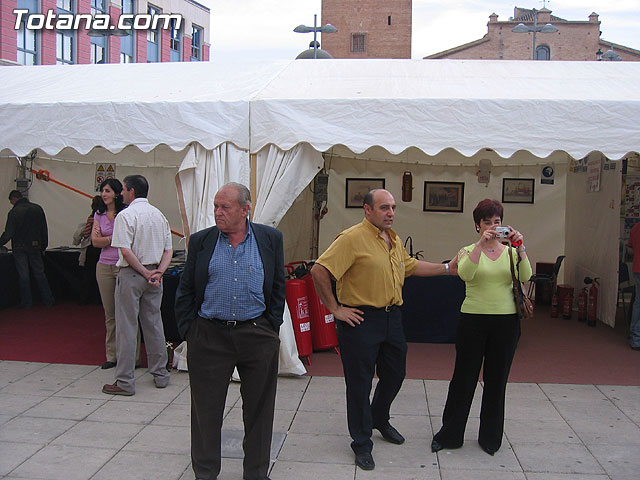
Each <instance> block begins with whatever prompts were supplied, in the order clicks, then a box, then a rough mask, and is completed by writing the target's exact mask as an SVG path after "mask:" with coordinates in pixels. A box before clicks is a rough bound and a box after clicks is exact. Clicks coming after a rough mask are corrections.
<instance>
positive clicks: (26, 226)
mask: <svg viewBox="0 0 640 480" xmlns="http://www.w3.org/2000/svg"><path fill="white" fill-rule="evenodd" d="M9 201H10V202H11V205H13V208H12V209H11V210H10V211H9V214H8V215H7V224H6V226H5V228H4V233H3V234H2V236H0V246H2V245H4V244H5V243H7V242H8V241H9V240H11V248H12V249H13V259H14V261H15V265H16V270H17V271H18V279H19V283H20V306H21V307H22V308H31V306H32V305H33V300H32V299H31V282H30V279H29V270H31V274H32V275H33V279H34V281H35V282H36V285H37V286H38V290H39V291H40V297H41V298H42V303H44V305H45V306H47V307H50V306H51V305H53V303H54V299H53V295H52V294H51V289H50V288H49V283H48V282H47V277H45V275H44V263H43V261H42V255H43V254H44V251H45V250H46V249H47V245H48V243H49V237H48V233H47V219H46V217H45V215H44V211H43V210H42V207H41V206H40V205H37V204H35V203H31V202H30V201H29V199H28V198H25V197H23V196H22V193H20V192H19V191H18V190H12V191H11V193H9Z"/></svg>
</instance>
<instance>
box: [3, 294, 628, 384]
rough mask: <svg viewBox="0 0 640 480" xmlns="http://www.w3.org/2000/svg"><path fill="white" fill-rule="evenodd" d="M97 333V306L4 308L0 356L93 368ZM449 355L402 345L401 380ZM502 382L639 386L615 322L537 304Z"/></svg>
mask: <svg viewBox="0 0 640 480" xmlns="http://www.w3.org/2000/svg"><path fill="white" fill-rule="evenodd" d="M621 316H622V315H620V317H621ZM618 323H619V324H620V325H622V323H623V322H622V320H621V319H620V320H619V321H618ZM104 334H105V329H104V317H103V311H102V307H100V306H94V305H89V306H77V305H75V304H72V303H65V304H62V305H57V306H55V307H53V308H49V309H45V308H42V307H36V308H33V309H31V310H21V309H18V308H8V309H4V310H0V338H2V340H3V342H2V345H3V348H2V349H1V350H0V360H20V361H28V362H46V363H71V364H81V365H101V364H102V363H103V362H104V361H105V357H104ZM454 359H455V348H454V346H453V345H452V344H431V343H410V344H409V355H408V358H407V378H424V379H432V380H449V379H450V378H451V374H452V372H453V363H454ZM311 361H312V364H311V365H310V366H307V370H308V372H309V374H310V375H320V376H342V365H341V363H340V357H339V356H338V355H336V353H335V352H333V351H327V352H316V353H314V354H313V355H312V356H311ZM510 381H512V382H536V383H577V384H604V385H640V352H637V351H633V350H631V349H630V348H629V346H628V344H627V340H626V335H625V332H624V331H623V328H622V326H620V327H617V328H615V329H612V328H610V327H608V326H605V325H603V324H598V326H597V327H596V328H590V327H587V326H586V325H585V324H583V323H579V322H578V321H576V320H575V319H573V320H564V319H562V318H550V317H549V315H548V309H547V308H543V307H538V308H537V310H536V315H535V318H533V319H532V320H529V321H527V322H526V323H525V324H524V325H523V331H522V337H521V339H520V343H519V345H518V350H517V352H516V356H515V359H514V363H513V367H512V369H511V376H510Z"/></svg>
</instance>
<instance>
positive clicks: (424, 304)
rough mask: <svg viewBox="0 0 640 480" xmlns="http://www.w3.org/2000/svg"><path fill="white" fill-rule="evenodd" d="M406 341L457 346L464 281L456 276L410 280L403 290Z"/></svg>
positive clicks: (402, 308) (403, 319) (407, 280)
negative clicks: (454, 344)
mask: <svg viewBox="0 0 640 480" xmlns="http://www.w3.org/2000/svg"><path fill="white" fill-rule="evenodd" d="M402 297H403V300H404V303H403V304H402V307H401V311H402V323H403V326H404V334H405V337H406V338H407V342H418V343H455V341H456V330H457V329H458V322H459V320H460V306H461V305H462V302H463V300H464V297H465V285H464V282H463V281H462V280H461V279H460V277H458V276H457V275H439V276H436V277H407V278H406V279H405V281H404V287H403V289H402Z"/></svg>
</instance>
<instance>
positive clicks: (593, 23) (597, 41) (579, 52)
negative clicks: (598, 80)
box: [424, 7, 640, 61]
mask: <svg viewBox="0 0 640 480" xmlns="http://www.w3.org/2000/svg"><path fill="white" fill-rule="evenodd" d="M536 14H537V25H539V26H544V25H545V24H547V23H551V24H552V25H553V26H554V27H556V28H557V29H558V31H557V32H554V33H542V32H538V33H537V34H536V51H535V59H536V60H599V59H600V58H599V56H600V55H601V54H602V52H605V53H606V52H608V51H609V50H611V49H613V51H614V52H615V53H616V54H617V55H619V57H620V59H621V60H626V61H640V50H635V49H633V48H629V47H625V46H623V45H618V44H616V43H612V42H607V41H606V40H603V39H602V38H600V20H598V14H597V13H592V14H591V15H589V19H588V20H586V21H581V20H577V21H574V20H565V19H563V18H560V17H556V16H555V15H551V10H549V9H548V8H543V9H541V10H529V9H524V8H518V7H515V9H514V13H513V18H510V19H509V20H506V21H499V20H498V15H496V14H495V13H493V14H491V15H490V16H489V23H488V24H487V27H488V32H487V34H486V35H485V36H484V37H482V38H481V39H479V40H474V41H473V42H469V43H465V44H464V45H459V46H457V47H454V48H450V49H448V50H445V51H443V52H438V53H434V54H433V55H429V56H427V57H424V58H456V59H481V60H482V59H485V60H531V59H533V58H534V52H533V38H532V35H533V33H516V32H513V31H512V29H513V28H514V27H515V26H516V25H518V24H520V23H523V24H525V25H526V26H528V27H533V26H534V20H535V16H536Z"/></svg>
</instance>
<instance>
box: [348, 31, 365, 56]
mask: <svg viewBox="0 0 640 480" xmlns="http://www.w3.org/2000/svg"><path fill="white" fill-rule="evenodd" d="M351 51H352V52H366V51H367V45H366V43H365V34H364V33H352V34H351Z"/></svg>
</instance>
